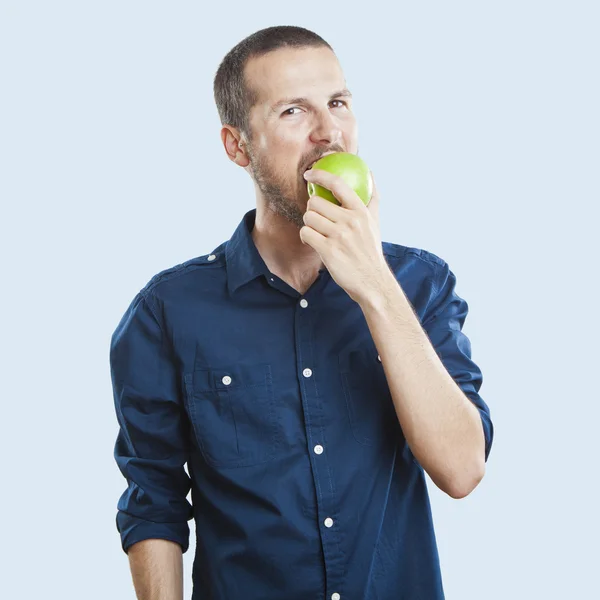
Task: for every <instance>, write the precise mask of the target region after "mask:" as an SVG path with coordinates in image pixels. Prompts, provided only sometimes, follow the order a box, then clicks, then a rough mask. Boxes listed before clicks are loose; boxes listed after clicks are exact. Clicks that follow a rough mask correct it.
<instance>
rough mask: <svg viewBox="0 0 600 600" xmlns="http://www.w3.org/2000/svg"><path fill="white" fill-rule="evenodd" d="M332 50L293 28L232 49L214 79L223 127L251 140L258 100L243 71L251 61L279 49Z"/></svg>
mask: <svg viewBox="0 0 600 600" xmlns="http://www.w3.org/2000/svg"><path fill="white" fill-rule="evenodd" d="M320 46H325V47H327V48H329V49H330V50H331V51H332V52H333V48H332V47H331V46H330V45H329V44H328V43H327V42H326V41H325V40H324V39H323V38H322V37H321V36H319V35H317V34H316V33H314V32H312V31H310V30H309V29H304V28H303V27H295V26H293V25H279V26H276V27H267V28H266V29H261V30H260V31H257V32H256V33H253V34H252V35H249V36H248V37H247V38H245V39H243V40H242V41H241V42H240V43H239V44H237V45H236V46H235V47H233V48H232V49H231V50H230V51H229V52H228V53H227V54H226V56H225V58H224V59H223V60H222V61H221V64H220V65H219V68H218V70H217V73H216V75H215V79H214V87H213V90H214V96H215V103H216V105H217V110H218V111H219V117H220V119H221V124H222V125H225V124H227V125H231V126H232V127H236V128H237V129H239V130H240V132H241V133H242V134H244V135H245V136H246V137H247V138H248V139H249V140H251V139H252V132H251V130H250V109H251V108H252V107H253V106H254V104H255V103H256V102H257V100H258V95H257V92H256V90H253V89H251V88H250V87H249V86H248V85H246V81H245V78H244V69H245V67H246V64H247V62H248V60H249V59H250V58H253V57H258V56H262V55H264V54H267V53H268V52H271V51H273V50H277V49H278V48H285V47H293V48H304V47H320Z"/></svg>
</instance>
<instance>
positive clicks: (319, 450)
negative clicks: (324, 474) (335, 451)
mask: <svg viewBox="0 0 600 600" xmlns="http://www.w3.org/2000/svg"><path fill="white" fill-rule="evenodd" d="M315 454H323V446H321V444H317V445H316V446H315Z"/></svg>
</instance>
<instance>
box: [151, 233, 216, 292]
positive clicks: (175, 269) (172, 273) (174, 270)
mask: <svg viewBox="0 0 600 600" xmlns="http://www.w3.org/2000/svg"><path fill="white" fill-rule="evenodd" d="M225 245H226V242H223V243H222V244H221V245H220V246H218V247H217V248H215V249H214V250H213V251H212V252H209V253H208V254H203V255H202V256H195V257H194V258H189V259H188V260H185V261H184V262H182V263H179V264H177V265H173V266H172V267H168V268H166V269H163V270H162V271H159V272H158V273H156V274H155V275H154V276H153V277H152V278H151V279H150V280H149V281H148V282H147V283H146V285H145V286H144V287H143V288H142V289H141V290H140V294H142V295H143V296H146V295H148V294H155V293H156V291H157V288H159V287H160V288H164V287H169V286H177V285H178V284H179V283H181V280H182V279H185V278H186V277H187V276H196V277H198V276H199V277H202V276H203V274H204V273H206V274H207V275H209V274H210V273H214V272H215V270H220V269H223V268H224V267H225ZM209 276H210V275H209Z"/></svg>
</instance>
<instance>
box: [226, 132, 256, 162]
mask: <svg viewBox="0 0 600 600" xmlns="http://www.w3.org/2000/svg"><path fill="white" fill-rule="evenodd" d="M221 142H222V143H223V147H224V148H225V152H226V153H227V156H228V158H229V160H231V161H232V162H234V163H235V164H236V165H239V166H240V167H247V166H248V165H249V164H250V159H249V158H248V154H247V152H246V142H245V141H244V140H243V139H242V136H241V135H240V132H239V130H238V129H237V127H232V126H231V125H223V128H222V129H221Z"/></svg>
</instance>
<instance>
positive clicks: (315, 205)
mask: <svg viewBox="0 0 600 600" xmlns="http://www.w3.org/2000/svg"><path fill="white" fill-rule="evenodd" d="M306 208H307V209H310V210H314V211H315V212H318V213H319V214H321V215H323V216H324V217H327V218H328V219H329V220H330V221H333V222H334V223H338V222H339V221H341V220H342V219H343V218H344V216H345V211H347V209H346V208H344V207H343V206H338V205H337V204H334V203H333V202H329V200H325V198H321V196H316V195H315V196H311V197H310V198H309V199H308V202H307V204H306Z"/></svg>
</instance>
